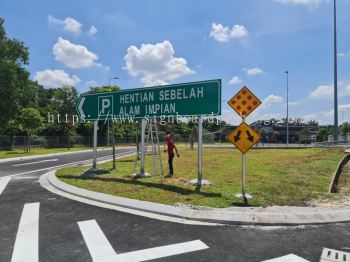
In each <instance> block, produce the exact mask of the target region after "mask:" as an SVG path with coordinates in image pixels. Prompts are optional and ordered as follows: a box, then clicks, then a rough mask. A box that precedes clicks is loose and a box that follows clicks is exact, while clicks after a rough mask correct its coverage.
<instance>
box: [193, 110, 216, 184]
mask: <svg viewBox="0 0 350 262" xmlns="http://www.w3.org/2000/svg"><path fill="white" fill-rule="evenodd" d="M197 168H198V175H197V179H192V180H190V181H189V182H188V184H190V185H192V186H196V190H200V188H201V186H210V185H211V182H210V181H209V180H206V179H203V116H199V117H198V166H197Z"/></svg>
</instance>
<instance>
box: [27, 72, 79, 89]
mask: <svg viewBox="0 0 350 262" xmlns="http://www.w3.org/2000/svg"><path fill="white" fill-rule="evenodd" d="M34 80H36V81H38V83H39V84H40V85H43V86H45V87H60V86H63V85H70V86H74V85H76V84H78V83H80V79H79V77H77V76H76V75H72V76H70V75H69V74H67V73H66V72H64V71H63V70H50V69H46V70H44V71H38V72H36V74H35V76H34Z"/></svg>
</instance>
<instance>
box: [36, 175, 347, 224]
mask: <svg viewBox="0 0 350 262" xmlns="http://www.w3.org/2000/svg"><path fill="white" fill-rule="evenodd" d="M55 172H56V171H55V170H53V171H50V172H48V173H46V174H44V175H43V176H42V177H41V179H40V181H41V184H42V185H43V183H47V184H49V185H50V186H52V187H54V188H55V189H56V190H58V191H61V192H64V193H66V194H70V195H74V196H77V197H81V198H83V199H89V200H93V201H95V203H96V202H97V203H101V207H102V206H103V205H104V204H109V205H113V206H117V207H122V208H126V209H130V210H139V211H143V212H149V213H153V214H158V215H163V216H169V217H175V218H182V219H188V220H194V221H201V222H210V223H219V224H254V225H301V224H323V223H338V222H349V221H350V208H317V207H281V206H271V207H266V208H263V207H230V208H209V207H195V208H191V207H187V206H170V205H164V204H158V203H152V202H146V201H141V200H134V199H129V198H123V197H118V196H112V195H107V194H103V193H98V192H93V191H89V190H86V189H82V188H78V187H74V186H71V185H68V184H66V183H64V182H62V181H61V180H59V179H58V178H57V177H56V175H55ZM44 187H45V186H44ZM97 205H98V204H97ZM125 212H128V211H125Z"/></svg>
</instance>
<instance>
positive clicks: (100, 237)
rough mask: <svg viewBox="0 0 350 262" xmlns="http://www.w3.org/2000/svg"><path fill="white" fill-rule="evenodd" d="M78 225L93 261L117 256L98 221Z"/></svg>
mask: <svg viewBox="0 0 350 262" xmlns="http://www.w3.org/2000/svg"><path fill="white" fill-rule="evenodd" d="M78 225H79V228H80V231H81V233H82V235H83V237H84V240H85V243H86V245H87V247H88V249H89V252H90V255H91V257H92V260H93V261H95V260H96V259H98V258H101V257H104V256H115V255H117V253H116V252H115V251H114V249H113V247H112V246H111V244H110V243H109V242H108V239H107V238H106V236H105V235H104V234H103V232H102V230H101V228H100V227H99V225H98V224H97V222H96V220H88V221H83V222H78Z"/></svg>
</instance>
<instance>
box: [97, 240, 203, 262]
mask: <svg viewBox="0 0 350 262" xmlns="http://www.w3.org/2000/svg"><path fill="white" fill-rule="evenodd" d="M207 248H209V247H208V246H207V245H206V244H204V243H203V242H202V241H200V240H194V241H189V242H183V243H179V244H174V245H168V246H161V247H154V248H149V249H143V250H138V251H133V252H128V253H123V254H120V255H117V256H114V257H108V258H107V257H106V258H105V259H101V260H99V261H100V262H102V261H103V262H109V261H114V262H122V261H128V262H139V261H148V260H153V259H157V258H163V257H169V256H174V255H180V254H184V253H189V252H193V251H199V250H203V249H207Z"/></svg>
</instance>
